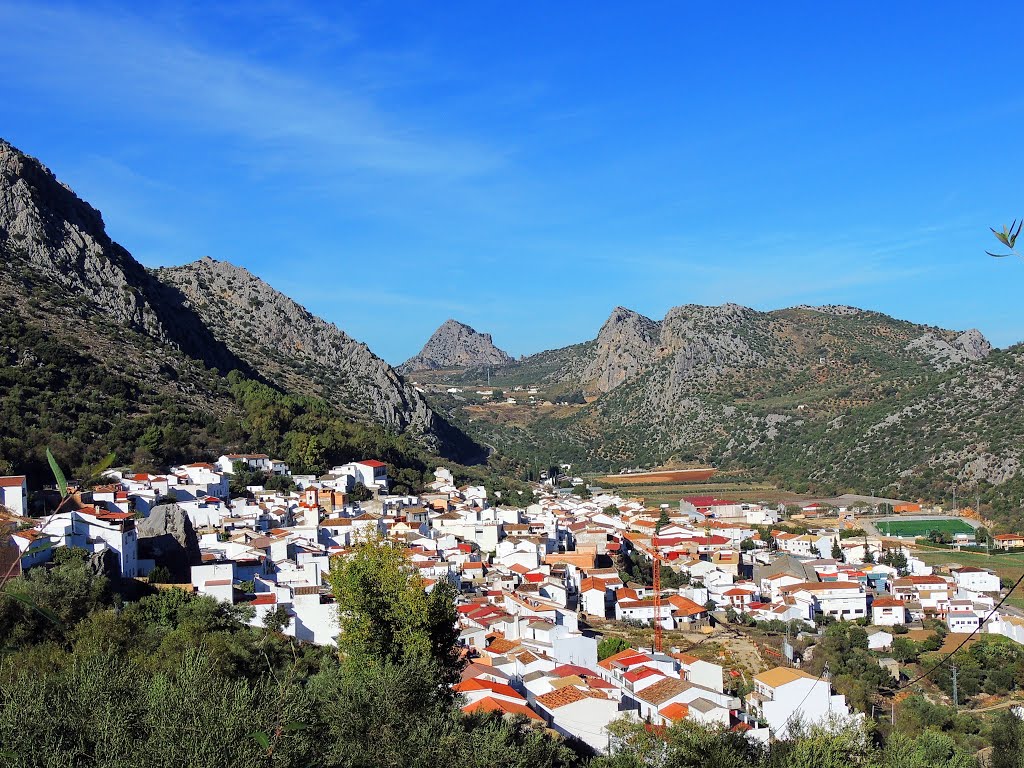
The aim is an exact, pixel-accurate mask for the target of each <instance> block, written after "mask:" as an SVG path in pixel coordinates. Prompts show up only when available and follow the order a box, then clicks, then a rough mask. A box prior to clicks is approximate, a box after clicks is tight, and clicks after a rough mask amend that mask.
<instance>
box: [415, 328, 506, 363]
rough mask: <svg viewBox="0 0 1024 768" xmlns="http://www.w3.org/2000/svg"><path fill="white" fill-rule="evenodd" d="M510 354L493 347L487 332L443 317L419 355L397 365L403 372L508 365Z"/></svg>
mask: <svg viewBox="0 0 1024 768" xmlns="http://www.w3.org/2000/svg"><path fill="white" fill-rule="evenodd" d="M511 362H513V359H512V357H511V356H510V355H509V354H508V353H507V352H504V351H502V350H500V349H498V348H497V347H496V346H494V341H493V339H491V334H489V333H478V332H477V331H475V330H473V329H472V328H471V327H469V326H468V325H466V324H465V323H460V322H459V321H458V320H446V321H445V322H444V323H442V324H441V327H439V328H438V329H437V330H436V331H434V333H433V335H432V336H431V337H430V338H429V339H428V340H427V343H426V344H424V345H423V349H421V350H420V352H419V354H418V355H415V356H414V357H411V358H409V359H408V360H406V361H405V362H404V363H403V364H402V365H401V367H400V369H399V370H401V371H402V372H403V373H411V372H413V371H433V370H439V369H443V370H449V369H452V368H473V367H484V366H495V365H507V364H509V363H511Z"/></svg>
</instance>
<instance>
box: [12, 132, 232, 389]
mask: <svg viewBox="0 0 1024 768" xmlns="http://www.w3.org/2000/svg"><path fill="white" fill-rule="evenodd" d="M0 247H3V250H4V261H5V266H6V269H5V270H4V274H3V276H2V278H0V279H2V280H3V282H4V289H5V292H6V293H8V294H12V295H13V294H18V293H21V292H24V293H26V294H32V293H44V292H45V294H46V295H47V296H46V298H49V299H53V298H56V297H65V298H66V301H65V302H64V306H63V307H62V309H64V310H66V311H64V312H61V314H63V315H72V316H77V317H79V318H82V319H86V320H101V321H104V322H107V323H111V324H113V325H117V326H120V327H122V328H125V329H127V330H130V331H134V332H136V333H139V334H142V335H145V336H147V337H148V338H150V339H152V340H153V341H154V342H156V343H158V344H161V345H169V346H171V347H173V348H176V349H178V350H180V351H182V352H184V353H185V354H187V355H189V356H191V357H194V358H197V359H200V360H202V361H203V362H204V363H206V364H207V365H210V366H214V367H219V368H221V369H223V370H231V369H234V368H244V366H243V365H242V364H241V362H240V361H239V360H238V359H237V358H235V357H234V356H233V355H232V354H231V353H230V352H229V351H228V350H227V349H226V348H225V347H224V346H223V345H222V344H219V343H217V341H216V340H215V339H214V337H213V335H212V334H211V333H210V331H209V329H208V328H206V326H205V325H204V324H203V322H202V321H201V320H200V319H199V318H198V317H197V316H196V315H195V313H194V312H190V311H189V310H187V309H186V308H184V307H182V304H181V300H180V296H179V295H178V294H177V292H176V291H174V290H170V289H168V287H167V286H165V285H164V284H162V283H161V282H160V281H158V280H156V279H154V278H153V277H152V276H151V275H149V273H147V272H146V270H145V268H144V267H143V266H142V265H141V264H139V263H138V262H137V261H136V260H135V259H134V258H132V256H131V254H130V253H128V251H126V250H125V249H124V248H122V247H121V246H120V245H118V244H117V243H115V242H113V241H112V240H111V239H110V237H109V236H108V235H107V233H106V230H105V229H104V226H103V218H102V216H101V215H100V212H99V211H97V210H96V209H95V208H93V207H92V206H91V205H89V204H88V203H86V202H85V201H83V200H81V199H79V198H78V197H77V196H76V195H75V193H74V192H73V191H71V189H70V188H69V187H67V186H66V185H65V184H62V183H61V182H59V181H58V180H57V178H56V177H55V176H54V175H53V173H51V172H50V170H49V169H47V168H46V167H45V166H44V165H42V163H40V162H39V161H38V160H36V159H35V158H32V157H29V156H27V155H25V154H23V153H22V152H19V151H18V150H17V149H15V148H14V147H13V146H11V145H10V144H9V143H7V142H6V141H3V140H2V139H0Z"/></svg>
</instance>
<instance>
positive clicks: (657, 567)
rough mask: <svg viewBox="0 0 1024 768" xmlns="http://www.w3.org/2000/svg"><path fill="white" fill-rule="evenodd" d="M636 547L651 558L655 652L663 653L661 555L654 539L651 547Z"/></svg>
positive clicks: (640, 545) (638, 545)
mask: <svg viewBox="0 0 1024 768" xmlns="http://www.w3.org/2000/svg"><path fill="white" fill-rule="evenodd" d="M636 546H637V548H638V549H640V550H641V551H642V552H643V553H644V554H646V555H647V556H648V557H649V558H651V563H652V570H653V576H654V586H653V589H654V652H655V653H661V652H662V632H663V629H662V626H661V553H660V552H658V548H657V547H655V546H654V541H653V539H652V540H651V546H649V547H648V546H644V545H643V544H639V543H638V544H637V545H636Z"/></svg>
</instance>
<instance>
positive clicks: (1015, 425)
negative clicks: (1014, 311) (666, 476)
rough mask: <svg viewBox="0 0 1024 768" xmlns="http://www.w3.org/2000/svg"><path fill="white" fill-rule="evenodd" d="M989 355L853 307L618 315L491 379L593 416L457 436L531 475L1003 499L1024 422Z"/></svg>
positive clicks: (480, 413) (971, 340) (967, 336)
mask: <svg viewBox="0 0 1024 768" xmlns="http://www.w3.org/2000/svg"><path fill="white" fill-rule="evenodd" d="M991 353H992V348H991V345H990V344H989V343H988V341H987V340H986V339H985V338H984V337H983V336H982V335H981V334H980V333H979V332H978V331H975V330H969V331H964V332H960V331H951V330H946V329H940V328H935V327H931V326H924V325H919V324H915V323H911V322H907V321H903V320H898V319H895V318H892V317H888V316H886V315H883V314H880V313H877V312H870V311H866V310H861V309H857V308H855V307H847V306H826V307H809V306H803V307H794V308H791V309H783V310H776V311H772V312H759V311H756V310H753V309H750V308H747V307H741V306H738V305H734V304H726V305H722V306H718V307H705V306H697V305H685V306H679V307H675V308H673V309H671V310H669V311H668V312H667V313H666V315H665V317H664V318H663V319H662V320H660V321H655V320H651V319H650V318H647V317H644V316H643V315H640V314H638V313H636V312H633V311H631V310H628V309H624V308H622V307H618V308H616V309H615V310H614V311H613V312H612V313H611V315H610V317H609V318H608V320H607V321H606V322H605V323H604V325H603V326H602V328H601V329H600V332H599V333H598V335H597V338H596V339H595V340H594V341H591V342H586V343H584V344H578V345H574V346H572V347H567V348H564V349H560V350H551V351H549V352H544V353H540V354H538V355H531V356H529V357H526V358H523V359H522V360H520V361H518V362H516V363H514V364H510V365H508V366H504V367H501V368H498V369H496V370H494V371H493V372H492V381H493V382H494V383H495V384H496V385H498V386H507V385H508V384H509V383H515V384H522V385H526V384H532V385H539V386H542V387H545V388H546V390H547V392H548V393H549V394H550V393H551V392H559V391H565V390H575V389H580V390H583V391H584V392H586V393H588V395H589V399H590V400H591V402H590V403H589V404H587V405H584V406H580V407H577V408H574V409H572V410H571V411H570V412H567V411H566V409H565V408H561V409H555V410H545V409H543V408H534V409H529V408H523V409H521V413H517V414H516V418H515V420H514V421H515V424H514V427H515V428H511V427H510V426H509V417H508V416H507V415H505V416H504V421H501V420H499V419H498V418H494V419H489V418H487V411H486V410H481V409H479V408H478V407H475V406H472V404H470V405H469V406H466V407H473V408H474V410H473V411H472V413H471V414H468V415H471V416H472V421H471V422H470V421H469V419H468V418H467V419H463V423H465V424H466V425H467V428H469V429H472V430H474V431H475V433H476V434H477V436H478V437H479V439H481V440H486V441H487V442H488V443H490V444H492V445H495V446H497V447H498V448H499V449H501V450H503V451H505V452H512V453H518V454H519V455H520V456H521V457H522V458H524V459H527V458H531V457H537V456H543V457H544V458H545V459H552V460H554V459H561V460H563V461H572V462H574V466H581V467H592V468H595V469H615V468H618V467H622V466H637V465H645V466H654V465H658V464H661V463H664V462H672V461H676V462H688V461H694V462H701V463H714V464H716V465H719V466H721V467H723V468H730V467H731V468H734V469H737V470H745V471H753V472H756V473H758V474H760V475H763V476H769V477H776V478H782V479H784V480H785V481H786V482H787V483H789V484H790V485H800V484H803V483H815V484H825V485H828V484H832V485H839V486H849V487H858V488H860V489H862V490H863V489H871V488H872V487H875V488H880V487H883V486H890V485H891V486H892V488H894V489H897V488H902V489H903V490H904V491H909V492H923V490H924V486H925V485H927V484H928V483H930V482H932V480H931V478H934V477H942V476H944V473H946V472H947V471H949V470H950V469H951V468H953V467H956V468H958V471H959V472H960V474H961V475H963V476H964V477H965V478H966V475H967V474H968V470H967V469H965V467H970V470H969V474H970V477H971V481H972V482H986V483H992V484H1000V483H1006V482H1007V481H1008V480H1009V479H1010V478H1013V477H1016V476H1017V474H1016V467H1017V466H1018V465H1019V462H1020V461H1021V460H1022V458H1024V418H1021V414H1012V412H1008V411H1007V409H1008V408H1009V403H1011V402H1012V399H1013V394H1014V393H1015V392H1016V391H1017V389H1016V388H1017V387H1018V386H1020V382H1018V377H1017V374H1016V373H1015V369H1014V368H1013V366H1012V365H1010V364H1009V363H1008V361H1011V360H1015V359H1016V353H1013V354H1012V355H1010V356H1009V357H1008V356H1007V355H1006V354H1004V353H999V354H995V355H993V354H991ZM981 382H983V383H981ZM997 384H998V386H997ZM595 398H596V399H595ZM552 399H553V398H552ZM449 407H451V404H449ZM987 407H991V408H993V409H995V410H994V412H996V413H999V414H1001V416H1000V419H1002V421H1003V423H1004V426H1002V427H1001V428H1000V427H999V426H998V423H999V419H994V417H993V416H991V415H986V413H987V411H986V408H987ZM453 410H455V409H454V408H453ZM500 413H501V414H505V412H504V411H502V412H500ZM968 414H969V415H970V418H965V415H968ZM1011 414H1012V415H1011ZM454 415H455V416H456V417H458V414H457V413H455V414H454ZM1008 416H1011V418H1010V422H1009V423H1006V422H1007V417H1008ZM993 434H1002V435H1004V436H1005V437H1004V438H1003V439H1001V440H999V441H993V440H992V435H993ZM891 441H896V442H895V444H893V443H892V442H891Z"/></svg>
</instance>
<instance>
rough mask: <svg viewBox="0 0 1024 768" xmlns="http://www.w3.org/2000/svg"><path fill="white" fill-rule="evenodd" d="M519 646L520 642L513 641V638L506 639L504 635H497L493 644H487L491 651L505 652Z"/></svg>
mask: <svg viewBox="0 0 1024 768" xmlns="http://www.w3.org/2000/svg"><path fill="white" fill-rule="evenodd" d="M518 647H519V643H513V642H512V641H511V640H506V639H505V638H503V637H496V638H495V639H494V640H493V641H492V642H491V644H490V645H488V646H487V650H488V651H490V652H491V653H501V654H504V653H508V652H509V651H511V650H513V649H515V648H518Z"/></svg>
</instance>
